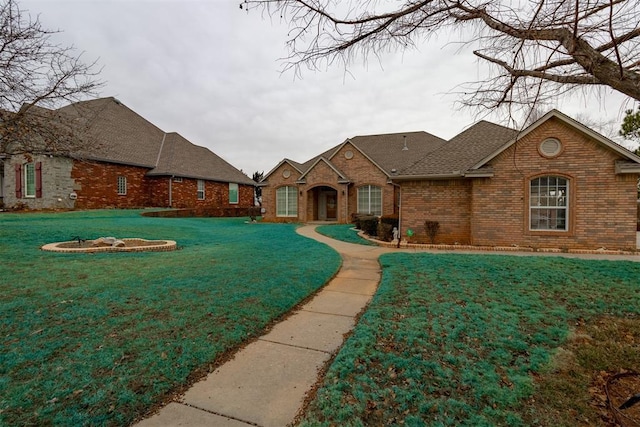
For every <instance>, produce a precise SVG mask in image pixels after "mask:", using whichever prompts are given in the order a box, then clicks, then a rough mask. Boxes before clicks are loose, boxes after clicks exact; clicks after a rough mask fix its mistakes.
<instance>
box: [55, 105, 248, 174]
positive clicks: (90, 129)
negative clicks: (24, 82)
mask: <svg viewBox="0 0 640 427" xmlns="http://www.w3.org/2000/svg"><path fill="white" fill-rule="evenodd" d="M59 111H60V112H63V113H66V114H70V115H78V116H80V117H81V118H82V120H83V121H85V122H86V132H87V134H88V138H89V139H90V140H93V141H95V142H96V143H95V144H91V149H90V151H85V152H83V153H78V155H79V156H82V157H85V158H88V159H92V160H100V161H106V162H112V163H120V164H127V165H135V166H143V167H147V168H150V169H152V170H151V171H150V172H149V175H156V176H159V175H169V176H173V175H175V176H182V177H188V178H198V179H206V180H211V181H221V182H235V183H239V184H249V185H254V184H255V183H254V182H253V180H252V179H251V178H249V177H248V176H246V175H245V174H244V173H242V172H240V171H239V170H238V169H236V168H235V167H233V166H232V165H230V164H229V163H227V162H226V161H225V160H223V159H222V158H220V157H219V156H217V155H216V154H215V153H213V152H211V151H210V150H209V149H207V148H205V147H201V146H197V145H194V144H192V143H191V142H189V141H188V140H186V139H185V138H183V137H182V136H180V135H179V134H177V133H165V132H164V131H163V130H161V129H160V128H158V127H157V126H155V125H154V124H153V123H151V122H149V121H148V120H146V119H144V118H143V117H142V116H140V115H139V114H137V113H136V112H135V111H133V110H131V109H129V108H128V107H127V106H125V105H124V104H122V103H121V102H120V101H118V100H116V99H115V98H100V99H95V100H91V101H82V102H77V103H75V104H71V105H68V106H66V107H63V108H61V109H60V110H59Z"/></svg>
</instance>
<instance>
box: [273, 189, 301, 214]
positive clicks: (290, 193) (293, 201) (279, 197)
mask: <svg viewBox="0 0 640 427" xmlns="http://www.w3.org/2000/svg"><path fill="white" fill-rule="evenodd" d="M276 216H298V189H297V188H296V187H291V186H285V187H280V188H278V189H277V190H276Z"/></svg>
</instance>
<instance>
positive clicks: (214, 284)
mask: <svg viewBox="0 0 640 427" xmlns="http://www.w3.org/2000/svg"><path fill="white" fill-rule="evenodd" d="M76 235H79V236H80V237H82V238H88V239H93V238H97V237H100V236H115V237H141V238H146V239H171V240H176V241H177V242H178V245H179V250H177V251H174V252H155V253H151V252H149V253H98V254H58V253H51V252H43V251H41V250H39V247H40V246H41V245H43V244H45V243H51V242H56V241H66V240H69V239H70V238H71V237H72V236H76ZM274 255H275V257H274ZM311 255H312V256H311ZM318 259H322V260H323V262H321V263H320V262H317V260H318ZM0 260H2V266H1V267H0V273H1V274H0V290H1V292H0V342H1V346H0V390H1V392H0V425H51V424H55V425H68V426H77V425H128V424H129V423H131V422H132V421H133V420H134V419H136V417H139V416H141V415H143V414H144V413H145V411H147V410H148V409H149V408H150V407H151V406H152V405H154V404H156V403H158V402H159V401H160V400H161V399H163V397H166V396H167V395H168V394H170V393H172V392H174V391H176V390H179V389H180V388H181V387H182V386H184V385H185V384H187V383H188V382H189V381H191V380H192V379H193V378H195V377H197V376H198V375H202V374H204V373H206V372H207V371H208V370H210V369H211V368H212V367H213V366H215V364H216V363H217V362H218V361H219V358H220V357H222V356H223V355H224V354H225V353H226V352H228V351H229V350H230V349H234V348H237V347H238V346H239V345H241V344H242V343H243V342H246V341H247V340H250V339H252V338H253V337H256V336H259V335H260V334H261V332H262V331H263V329H264V328H265V327H266V326H267V325H269V324H270V323H271V322H272V321H274V319H277V318H278V317H279V316H281V315H283V314H284V313H286V312H287V311H289V310H290V309H291V308H292V307H294V306H295V305H296V304H298V303H299V302H300V301H302V300H303V299H304V298H306V297H307V296H309V295H310V294H311V293H313V292H314V291H316V290H317V289H318V288H319V287H321V286H322V285H324V284H325V282H326V281H327V280H328V279H329V278H331V277H332V275H333V274H334V273H335V272H336V271H337V269H338V268H339V265H340V257H339V255H338V254H336V253H335V252H334V251H333V250H331V249H329V248H328V247H327V246H325V245H322V244H319V243H317V242H315V241H313V240H310V239H306V238H303V237H301V236H299V235H298V234H297V233H295V226H294V225H284V224H246V223H245V219H243V218H233V219H213V218H147V217H142V216H140V215H139V211H121V210H118V211H115V210H113V211H92V212H69V213H51V214H48V213H47V214H40V213H38V214H35V213H32V214H0Z"/></svg>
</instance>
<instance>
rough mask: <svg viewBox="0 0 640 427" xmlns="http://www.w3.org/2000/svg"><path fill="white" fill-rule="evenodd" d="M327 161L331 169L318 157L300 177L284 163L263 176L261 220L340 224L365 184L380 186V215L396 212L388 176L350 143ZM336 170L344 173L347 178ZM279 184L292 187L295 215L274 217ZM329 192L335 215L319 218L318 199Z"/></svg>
mask: <svg viewBox="0 0 640 427" xmlns="http://www.w3.org/2000/svg"><path fill="white" fill-rule="evenodd" d="M347 151H350V152H351V155H348V156H345V152H347ZM331 163H332V164H333V166H334V167H335V169H334V168H332V167H331V166H329V164H328V163H327V162H325V161H322V160H321V161H319V162H318V163H316V164H315V166H314V167H312V168H311V169H310V170H309V171H307V173H305V175H304V176H302V174H301V173H300V172H299V171H298V170H296V168H294V167H293V166H292V165H290V164H289V163H287V162H284V163H282V164H281V165H280V166H279V167H278V168H277V169H275V170H273V171H271V173H270V174H269V176H268V177H267V182H268V186H265V187H263V189H262V207H263V208H264V209H265V212H264V214H263V219H264V220H265V221H273V222H298V221H302V222H307V221H317V220H322V219H335V220H336V221H338V222H340V223H348V222H350V221H351V216H352V215H353V214H355V213H358V198H357V192H358V188H360V187H362V186H366V185H373V186H377V187H380V188H381V191H382V213H383V215H389V214H393V213H394V212H397V203H395V200H396V199H397V195H396V191H397V190H396V186H394V185H393V184H390V183H389V182H388V181H389V178H388V176H387V175H386V174H385V173H384V172H383V171H382V170H380V168H378V167H377V166H376V165H375V164H373V163H372V162H371V160H369V159H368V158H366V157H365V156H364V155H363V154H362V153H361V152H360V151H359V150H358V149H356V148H355V147H354V146H353V145H351V144H350V143H347V144H345V145H344V146H343V147H342V148H341V149H340V150H339V151H338V152H337V153H336V154H335V155H334V156H333V157H332V158H331ZM339 173H342V174H344V175H345V176H346V178H347V180H345V179H344V178H343V177H341V176H340V175H339ZM300 178H302V181H300ZM299 181H300V182H299ZM283 186H292V187H295V188H296V193H297V196H298V200H297V203H298V214H297V216H295V217H284V216H277V214H276V209H277V203H276V191H277V189H278V188H280V187H283ZM331 192H335V197H336V217H335V218H323V217H322V214H323V212H324V210H323V209H322V208H321V198H322V196H323V193H331Z"/></svg>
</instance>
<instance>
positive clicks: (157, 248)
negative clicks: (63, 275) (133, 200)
mask: <svg viewBox="0 0 640 427" xmlns="http://www.w3.org/2000/svg"><path fill="white" fill-rule="evenodd" d="M120 240H122V241H124V242H125V243H127V242H134V241H135V242H144V245H139V246H128V247H127V246H124V247H113V246H91V247H85V248H61V247H58V245H60V244H63V243H73V241H71V242H56V243H49V244H46V245H44V246H42V247H40V249H42V250H43V251H49V252H59V253H97V252H168V251H175V250H176V249H177V247H178V244H177V243H176V241H175V240H146V239H140V238H124V239H120Z"/></svg>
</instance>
